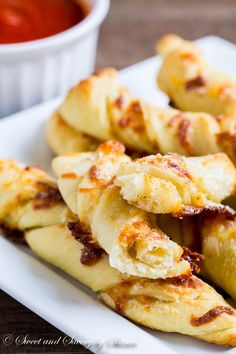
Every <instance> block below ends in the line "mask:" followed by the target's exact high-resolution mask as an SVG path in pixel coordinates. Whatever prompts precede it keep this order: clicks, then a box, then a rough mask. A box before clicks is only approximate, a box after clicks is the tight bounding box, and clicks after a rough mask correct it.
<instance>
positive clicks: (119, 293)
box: [0, 156, 236, 346]
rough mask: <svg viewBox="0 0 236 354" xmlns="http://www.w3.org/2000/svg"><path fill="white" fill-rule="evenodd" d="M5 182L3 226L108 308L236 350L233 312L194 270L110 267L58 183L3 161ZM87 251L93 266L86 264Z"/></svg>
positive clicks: (0, 175)
mask: <svg viewBox="0 0 236 354" xmlns="http://www.w3.org/2000/svg"><path fill="white" fill-rule="evenodd" d="M90 158H91V159H92V156H90ZM84 159H85V160H86V158H85V156H84ZM87 163H88V161H87ZM74 167H75V166H74ZM67 168H69V166H67ZM84 168H85V165H84ZM0 181H1V182H0V193H1V198H0V199H1V207H0V212H1V223H4V224H5V225H7V226H8V227H14V228H17V229H19V228H20V229H21V230H23V231H25V239H26V242H27V243H28V245H29V246H30V247H31V248H32V250H33V251H34V252H35V253H37V254H38V255H39V256H40V257H42V258H43V259H45V260H46V261H48V262H50V263H52V264H53V265H55V266H57V267H59V268H61V269H62V270H64V271H65V272H66V273H68V274H69V275H71V276H73V277H74V278H76V279H78V280H79V281H81V282H82V283H84V284H85V285H87V286H88V287H90V288H91V289H92V290H94V291H97V292H98V293H99V295H100V297H101V298H102V300H103V301H104V302H105V303H106V304H107V305H108V306H110V307H112V308H114V309H115V310H116V311H117V312H119V313H121V314H123V315H124V316H126V317H128V318H130V319H132V320H134V321H136V322H138V323H141V324H143V325H146V326H148V327H151V328H154V329H158V330H162V331H168V332H179V333H184V334H188V335H191V336H194V337H196V338H199V339H202V340H205V341H209V342H212V343H216V344H220V345H231V346H236V313H235V311H234V309H233V308H232V307H230V306H229V305H228V304H227V303H226V302H225V301H224V300H223V298H222V297H221V296H220V295H219V294H217V293H216V292H215V291H214V290H213V289H212V288H211V287H210V286H209V285H207V284H206V283H204V282H203V281H201V280H200V279H198V278H197V277H195V276H193V275H192V274H191V272H189V273H186V274H185V275H182V276H180V277H174V278H168V279H166V280H163V279H159V280H152V279H145V278H137V277H132V276H130V275H127V274H122V273H120V272H118V271H117V270H116V269H115V268H112V267H111V266H110V265H109V260H108V256H107V255H106V254H105V253H102V252H101V250H100V249H96V246H95V244H94V243H92V242H91V241H90V238H89V235H88V233H86V232H85V231H83V230H82V229H81V230H80V224H79V223H78V220H77V219H76V217H75V215H73V214H72V213H70V212H69V210H68V209H67V208H66V206H65V205H64V203H63V201H62V200H61V197H60V194H59V193H58V190H57V188H56V185H55V182H54V181H53V180H52V179H51V178H50V177H48V176H47V175H46V174H45V173H44V172H42V171H40V170H38V169H34V168H24V167H23V166H21V165H19V164H17V163H15V162H14V161H1V169H0ZM39 182H40V183H42V184H43V186H44V187H43V189H42V185H41V184H40V183H39ZM13 205H14V206H13ZM36 206H37V207H36ZM13 208H14V213H13V212H12V210H13ZM18 209H19V210H20V212H19V211H18ZM29 210H30V213H29ZM118 211H120V210H117V212H118ZM38 212H39V213H40V214H38ZM15 213H16V214H17V215H20V216H21V217H19V218H16V217H15ZM38 215H40V218H39V217H38ZM48 215H50V218H51V224H50V218H49V217H48ZM113 217H114V213H113ZM23 219H24V220H25V222H24V223H22V220H23ZM68 223H69V224H68ZM44 225H47V226H44ZM41 226H42V227H41ZM69 229H70V230H71V231H69ZM86 238H87V239H86ZM79 240H80V241H79ZM81 242H82V243H83V245H82V243H81ZM99 250H100V251H99ZM85 251H86V252H87V253H86V252H85ZM88 253H90V257H92V262H90V263H89V264H90V265H88V263H86V262H85V261H86V260H88V259H87V258H88ZM90 260H91V259H90Z"/></svg>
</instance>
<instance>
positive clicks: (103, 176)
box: [52, 141, 190, 278]
mask: <svg viewBox="0 0 236 354" xmlns="http://www.w3.org/2000/svg"><path fill="white" fill-rule="evenodd" d="M129 160H130V158H129V157H128V156H127V155H125V154H124V146H123V145H122V144H120V143H118V142H116V141H109V142H106V143H104V144H102V145H101V146H100V147H99V148H98V150H97V151H96V152H94V153H81V154H75V155H72V156H62V157H57V158H55V159H54V160H53V164H52V165H53V170H54V172H55V173H56V174H57V176H58V177H59V180H58V186H59V189H60V191H61V193H62V196H63V198H64V200H65V201H66V203H67V204H68V206H69V207H70V208H71V210H73V212H74V213H76V215H78V218H79V220H80V222H81V223H82V224H83V226H84V227H85V228H86V229H87V230H88V231H90V232H91V234H92V235H93V238H94V240H95V241H96V242H97V243H98V244H99V245H100V246H101V247H102V248H103V249H105V251H106V252H107V253H108V255H109V262H110V264H111V265H112V266H113V267H115V268H117V269H118V270H119V271H120V272H123V273H128V274H131V275H135V276H141V277H143V276H144V277H147V278H166V277H172V276H176V275H180V274H183V273H186V272H188V271H189V269H190V268H189V267H190V266H189V263H188V262H186V261H185V260H184V259H182V258H181V256H182V253H183V249H181V248H180V247H179V246H178V245H177V244H176V243H173V242H172V241H171V240H170V239H169V238H168V237H167V236H166V235H165V234H163V233H162V231H161V230H160V229H159V228H158V227H157V226H156V224H155V222H154V219H155V218H154V217H153V215H151V214H149V213H147V212H144V211H141V210H140V209H137V208H135V207H133V206H131V205H129V204H128V203H127V202H126V201H125V200H124V199H123V198H122V196H121V195H120V191H119V188H118V187H116V186H114V180H115V177H116V174H117V171H118V169H119V166H120V165H122V164H124V163H126V162H127V161H129Z"/></svg>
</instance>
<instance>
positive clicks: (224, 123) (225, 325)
mask: <svg viewBox="0 0 236 354" xmlns="http://www.w3.org/2000/svg"><path fill="white" fill-rule="evenodd" d="M158 50H159V51H160V53H161V55H163V58H164V60H163V64H162V67H161V69H160V72H159V74H158V84H159V86H160V87H161V89H162V90H163V91H164V92H165V93H166V94H168V95H169V97H170V100H171V102H172V104H173V103H174V105H175V107H178V108H179V109H183V110H185V109H186V110H188V112H183V111H180V110H178V109H173V108H167V109H159V108H156V107H154V106H151V105H149V104H146V103H144V102H142V101H141V100H138V99H134V98H133V97H132V95H131V94H130V93H129V92H128V90H126V89H125V88H124V87H122V86H120V84H119V82H118V78H117V72H116V71H115V70H114V69H105V70H103V71H101V72H99V73H98V74H95V75H93V76H91V77H89V78H88V79H86V80H84V81H82V82H80V83H79V84H78V85H77V86H75V87H74V88H72V89H71V90H70V91H69V93H68V95H67V97H66V99H65V101H64V102H63V103H62V105H61V106H60V107H59V108H58V110H57V111H55V112H54V113H53V114H52V116H51V117H50V119H49V121H48V122H47V127H46V134H47V138H48V142H49V144H50V146H51V148H52V150H53V151H54V153H55V154H56V155H63V156H58V157H56V158H54V160H53V162H52V168H53V171H54V173H55V175H56V177H57V180H56V181H55V180H53V179H52V178H50V177H49V176H48V175H47V174H46V173H45V172H43V171H40V170H38V169H35V168H29V167H24V166H21V165H20V164H18V163H16V162H14V161H7V160H6V161H4V160H2V161H1V162H0V222H1V224H2V226H3V228H4V230H5V232H6V234H8V235H9V237H12V234H14V232H13V231H14V230H16V234H17V237H18V239H19V240H21V241H25V242H26V243H27V244H28V245H29V246H30V247H31V248H32V250H33V251H34V252H36V253H37V254H38V255H39V256H40V257H42V258H43V259H45V260H47V261H48V262H49V263H52V264H54V265H55V266H57V267H59V268H61V269H63V270H64V271H65V272H66V273H68V274H70V275H71V276H72V277H74V278H76V279H78V280H79V281H80V282H82V283H83V284H85V285H87V286H88V287H90V288H91V289H92V290H94V291H96V292H97V293H98V295H99V297H100V298H101V299H102V300H103V301H104V302H105V303H106V304H107V305H108V306H110V307H111V308H113V309H114V310H116V311H117V312H119V313H120V314H122V315H124V316H126V317H128V318H130V319H132V320H134V321H136V322H138V323H140V324H143V325H145V326H148V327H150V328H154V329H157V330H161V331H167V332H178V333H183V334H187V335H190V336H193V337H196V338H199V339H202V340H205V341H208V342H211V343H216V344H219V345H229V346H236V310H234V309H233V308H232V307H231V306H230V305H229V304H228V303H227V302H226V301H225V300H224V299H223V297H222V296H221V295H220V294H219V293H218V292H217V291H216V290H215V289H214V287H215V285H216V286H217V287H220V288H221V289H223V290H224V291H225V292H226V293H227V294H228V295H229V296H231V297H232V298H233V299H235V300H236V212H235V210H234V209H232V208H231V207H230V206H233V205H235V204H236V196H235V194H236V169H235V166H234V163H235V162H236V148H235V138H234V137H235V132H234V130H235V123H234V121H235V122H236V120H235V118H234V116H233V115H234V110H235V111H236V109H235V108H236V103H234V102H236V86H235V84H233V83H232V82H230V80H229V79H227V78H225V77H224V76H222V75H220V74H218V73H215V72H213V70H212V69H211V68H210V67H209V65H208V64H206V63H205V61H204V59H203V58H202V56H201V54H200V53H199V52H198V50H197V48H196V47H195V45H194V44H192V43H190V42H186V41H184V40H182V39H181V38H179V37H176V36H173V35H172V36H167V37H164V38H163V39H162V40H161V41H160V42H159V45H158ZM234 107H235V108H234ZM199 112H200V113H199ZM202 112H206V113H202ZM216 114H217V116H213V115H216ZM119 141H120V142H119ZM123 144H124V145H125V146H126V147H127V149H128V151H129V152H131V156H132V154H133V153H137V155H139V154H142V155H143V154H145V155H149V156H145V157H140V158H137V159H135V160H132V159H131V157H130V156H129V155H127V154H125V146H124V145H123ZM68 153H73V154H68ZM161 154H166V155H161ZM227 155H228V156H227ZM231 160H232V161H231ZM227 198H230V199H227ZM203 279H204V280H203ZM206 281H207V282H209V283H210V284H211V285H212V286H210V285H209V284H207V282H206ZM226 296H227V295H226Z"/></svg>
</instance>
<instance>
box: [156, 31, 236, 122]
mask: <svg viewBox="0 0 236 354" xmlns="http://www.w3.org/2000/svg"><path fill="white" fill-rule="evenodd" d="M157 51H158V53H159V54H161V56H162V57H163V59H164V60H163V63H162V66H161V68H160V70H159V72H158V80H157V81H158V85H159V87H160V89H161V90H162V91H163V92H165V93H166V94H167V95H168V96H169V97H170V99H171V101H172V103H174V105H175V106H176V107H178V108H179V109H182V110H184V111H193V112H208V113H210V114H213V115H232V116H234V115H235V114H236V81H234V80H233V79H232V78H230V77H228V76H227V75H226V74H224V73H223V72H220V71H218V70H217V69H214V68H212V67H211V66H210V65H209V64H208V63H207V61H206V60H205V59H204V57H203V56H202V54H201V53H200V51H199V50H198V48H197V46H196V45H195V44H194V43H191V42H189V41H186V40H184V39H182V38H180V37H178V36H176V35H173V34H170V35H166V36H164V37H163V38H162V39H161V40H160V41H159V43H158V44H157Z"/></svg>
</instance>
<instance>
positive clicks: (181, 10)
mask: <svg viewBox="0 0 236 354" xmlns="http://www.w3.org/2000/svg"><path fill="white" fill-rule="evenodd" d="M171 32H172V33H177V34H180V35H182V36H184V37H187V38H189V39H195V38H199V37H202V36H206V35H218V36H221V37H224V38H226V39H228V40H230V41H232V42H235V43H236V1H235V0H198V1H194V0H111V8H110V12H109V14H108V17H107V19H106V20H105V22H104V24H103V26H102V28H101V34H100V39H99V45H98V56H97V65H96V68H97V69H101V68H102V67H105V66H113V67H115V68H117V69H120V68H123V67H126V66H128V65H130V64H133V63H135V62H138V61H140V60H143V59H145V58H147V57H149V56H152V55H154V49H153V48H154V45H155V42H156V40H157V39H158V38H160V37H161V36H162V35H163V34H165V33H171ZM22 291H23V289H22ZM0 331H1V333H0V335H1V337H0V341H1V343H0V353H70V352H77V353H88V352H89V351H87V350H85V349H83V348H82V347H80V346H78V345H68V346H66V347H65V346H64V345H63V344H61V345H60V344H59V345H24V346H20V347H19V346H18V347H17V346H16V345H15V344H12V345H8V346H6V345H4V344H3V341H2V338H3V335H5V334H12V335H13V336H15V337H16V336H20V335H24V336H25V335H27V334H28V338H29V339H39V338H42V340H45V339H51V340H53V339H58V338H59V337H60V336H62V337H63V336H64V334H62V333H61V332H60V331H58V330H57V329H56V328H55V327H53V326H51V325H50V324H49V323H47V322H45V321H44V320H43V319H41V318H40V317H38V316H37V315H35V314H34V313H32V312H31V311H29V310H28V309H27V308H25V307H24V306H22V305H21V304H19V303H18V302H17V301H15V300H14V299H12V298H10V297H9V296H8V295H6V294H5V293H4V292H2V291H0Z"/></svg>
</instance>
